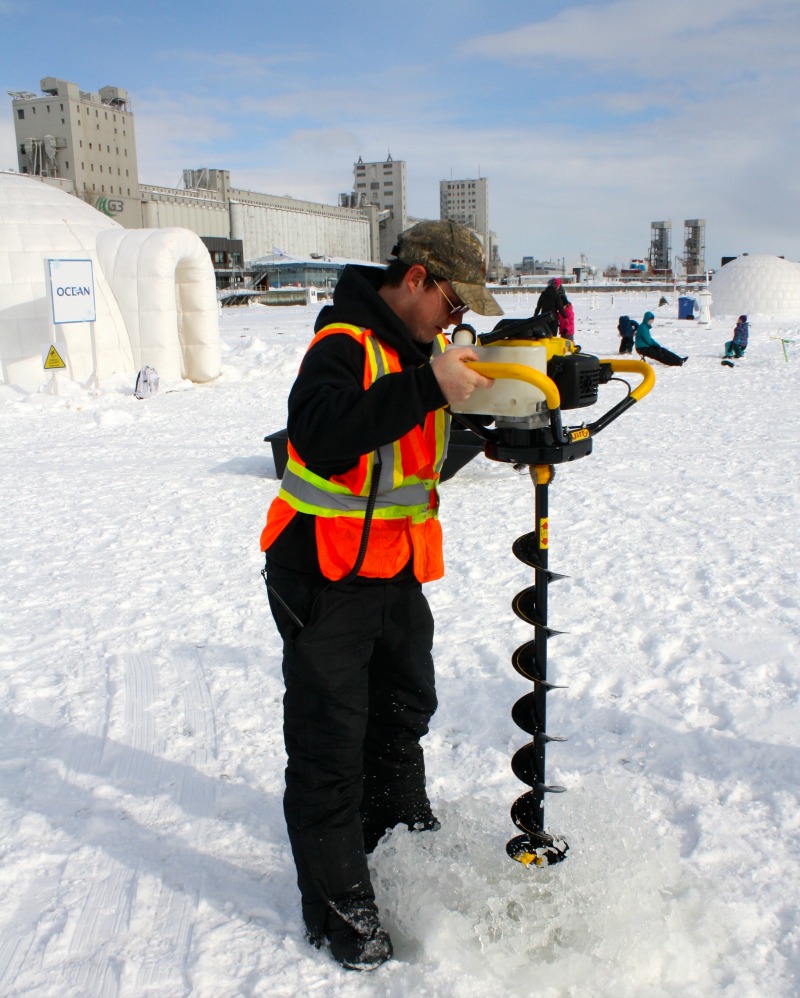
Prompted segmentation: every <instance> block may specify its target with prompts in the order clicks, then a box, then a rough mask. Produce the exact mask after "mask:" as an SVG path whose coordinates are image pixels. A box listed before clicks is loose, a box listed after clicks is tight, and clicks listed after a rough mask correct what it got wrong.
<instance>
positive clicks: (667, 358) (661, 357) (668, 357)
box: [636, 346, 683, 367]
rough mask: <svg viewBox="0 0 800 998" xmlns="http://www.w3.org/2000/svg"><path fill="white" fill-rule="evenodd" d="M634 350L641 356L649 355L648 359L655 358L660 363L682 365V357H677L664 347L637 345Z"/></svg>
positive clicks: (674, 365)
mask: <svg viewBox="0 0 800 998" xmlns="http://www.w3.org/2000/svg"><path fill="white" fill-rule="evenodd" d="M636 352H637V353H638V354H640V355H641V356H642V357H649V358H650V360H657V361H658V362H659V363H660V364H666V365H667V366H668V367H681V366H682V365H683V357H679V356H678V355H677V354H676V353H673V352H672V351H671V350H667V348H666V347H662V346H654V347H641V348H640V347H637V348H636Z"/></svg>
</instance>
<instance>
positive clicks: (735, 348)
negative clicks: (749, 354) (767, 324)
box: [725, 315, 750, 360]
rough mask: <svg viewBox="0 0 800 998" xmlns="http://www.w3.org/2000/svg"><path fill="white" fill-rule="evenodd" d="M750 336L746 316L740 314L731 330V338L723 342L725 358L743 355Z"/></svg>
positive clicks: (732, 358)
mask: <svg viewBox="0 0 800 998" xmlns="http://www.w3.org/2000/svg"><path fill="white" fill-rule="evenodd" d="M749 338H750V327H749V326H748V324H747V316H746V315H740V316H739V318H738V319H737V320H736V327H735V328H734V330H733V339H732V340H728V342H727V343H726V344H725V358H726V359H727V360H739V358H740V357H744V352H745V350H746V349H747V341H748V339H749Z"/></svg>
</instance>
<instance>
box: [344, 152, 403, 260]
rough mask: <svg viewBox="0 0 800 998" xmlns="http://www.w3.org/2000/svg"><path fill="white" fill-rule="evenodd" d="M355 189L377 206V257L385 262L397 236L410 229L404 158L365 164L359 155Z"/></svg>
mask: <svg viewBox="0 0 800 998" xmlns="http://www.w3.org/2000/svg"><path fill="white" fill-rule="evenodd" d="M353 191H354V193H355V195H356V198H360V197H361V195H364V196H365V198H366V201H367V203H369V204H373V205H376V206H377V208H378V225H379V230H378V231H379V246H378V254H379V255H378V260H379V261H380V262H381V263H385V262H386V260H387V258H388V257H389V255H390V254H391V252H392V249H393V248H394V245H395V243H396V242H397V237H398V236H399V235H400V233H401V232H402V231H403V230H404V229H406V228H408V211H407V207H406V164H405V161H404V160H393V159H392V157H391V155H389V156H387V158H386V159H385V160H384V161H383V162H382V163H365V162H364V161H363V160H362V158H361V157H360V156H359V157H358V162H357V163H354V164H353Z"/></svg>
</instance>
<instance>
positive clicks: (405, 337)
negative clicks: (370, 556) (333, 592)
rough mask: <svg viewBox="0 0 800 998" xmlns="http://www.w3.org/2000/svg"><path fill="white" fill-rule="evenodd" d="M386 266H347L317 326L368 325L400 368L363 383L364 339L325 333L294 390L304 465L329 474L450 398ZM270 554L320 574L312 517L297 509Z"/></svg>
mask: <svg viewBox="0 0 800 998" xmlns="http://www.w3.org/2000/svg"><path fill="white" fill-rule="evenodd" d="M384 274H385V271H383V270H382V269H379V268H377V267H368V266H354V265H350V266H347V267H345V269H344V271H343V272H342V276H341V277H340V279H339V281H338V283H337V285H336V289H335V290H334V293H333V304H332V305H327V306H325V307H324V308H323V309H322V311H321V312H320V313H319V316H318V317H317V321H316V323H315V326H314V331H315V332H319V330H320V329H322V328H323V327H324V326H328V325H331V324H332V323H345V324H347V325H352V326H359V327H363V328H366V329H370V330H372V332H373V333H374V334H375V335H376V336H378V337H379V338H380V339H381V340H382V341H383V342H384V343H385V344H386V345H387V346H389V347H392V348H393V349H394V350H396V351H397V355H398V357H399V359H400V363H401V364H402V366H403V370H402V371H401V372H400V373H398V374H387V375H385V376H384V377H382V378H378V379H377V380H376V381H375V382H374V383H373V384H372V385H371V386H370V387H369V388H368V389H367V390H366V391H365V390H364V387H363V379H364V351H363V349H362V347H361V346H360V345H359V344H358V343H357V342H356V341H355V340H354V339H353V338H352V337H350V336H347V335H334V336H327V337H325V339H323V340H321V341H320V342H319V343H315V344H314V346H313V347H311V349H310V350H309V351H308V352H307V353H306V355H305V357H304V358H303V362H302V364H301V366H300V371H299V372H298V375H297V379H296V381H295V383H294V385H293V386H292V390H291V392H290V393H289V418H288V423H287V426H288V431H289V440H290V441H291V442H292V446H293V447H294V448H295V449H296V451H297V453H298V454H299V455H300V457H301V458H302V459H303V461H305V463H306V465H307V467H308V468H309V469H310V470H311V471H313V472H314V473H315V474H317V475H320V476H322V477H324V478H330V477H331V476H332V475H335V474H343V473H344V472H346V471H347V470H349V469H350V468H352V467H353V466H354V465H355V464H356V463H357V462H358V460H359V458H360V457H361V455H362V454H368V453H370V452H371V451H374V450H377V448H378V447H380V446H382V445H384V444H390V443H393V442H394V441H396V440H399V439H400V437H402V436H404V434H406V433H408V432H409V430H411V429H412V428H413V427H414V426H417V425H421V424H422V423H424V421H425V417H426V416H427V414H428V413H429V412H432V411H434V410H436V409H441V408H442V406H444V405H446V404H447V400H446V399H445V397H444V395H443V394H442V391H441V389H440V388H439V383H438V382H437V380H436V378H435V376H434V373H433V370H432V368H431V366H430V363H429V361H430V357H431V349H432V348H431V345H430V344H423V343H417V342H415V341H414V340H413V339H412V338H411V334H410V333H409V331H408V328H407V327H406V325H405V323H403V322H402V321H401V320H400V318H399V317H398V316H397V315H396V313H395V312H393V311H392V309H391V308H390V307H389V306H388V305H387V304H386V302H385V301H384V300H383V298H381V297H380V295H379V294H378V289H379V288H380V286H381V284H382V283H383V278H384ZM269 559H270V561H273V562H275V563H276V564H279V565H284V566H286V567H289V568H294V569H296V570H298V571H303V572H310V573H312V574H320V573H319V565H318V561H317V553H316V543H315V541H314V517H313V516H309V515H306V514H303V513H297V514H296V515H295V517H294V518H293V519H292V522H291V523H290V524H289V526H288V527H287V528H286V529H285V530H284V531H283V533H282V534H281V535H280V536H279V537H278V538H277V539H276V540H275V542H274V543H273V545H272V547H271V548H270V549H269Z"/></svg>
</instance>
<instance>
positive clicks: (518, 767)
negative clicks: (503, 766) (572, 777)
mask: <svg viewBox="0 0 800 998" xmlns="http://www.w3.org/2000/svg"><path fill="white" fill-rule="evenodd" d="M511 771H512V772H513V774H514V776H516V778H517V779H518V780H519V781H520V783H527V785H528V786H529V787H533V788H534V789H535V790H536V791H538V792H539V793H542V794H563V793H564V792H565V791H566V789H567V788H566V787H561V786H558V785H556V784H547V783H545V782H544V772H543V767H542V765H541V759H540V750H539V749H538V747H537V746H536V745H535V744H534V743H533V742H530V743H529V744H528V745H523V746H522V748H521V749H517V751H516V752H515V753H514V755H513V756H512V759H511Z"/></svg>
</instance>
